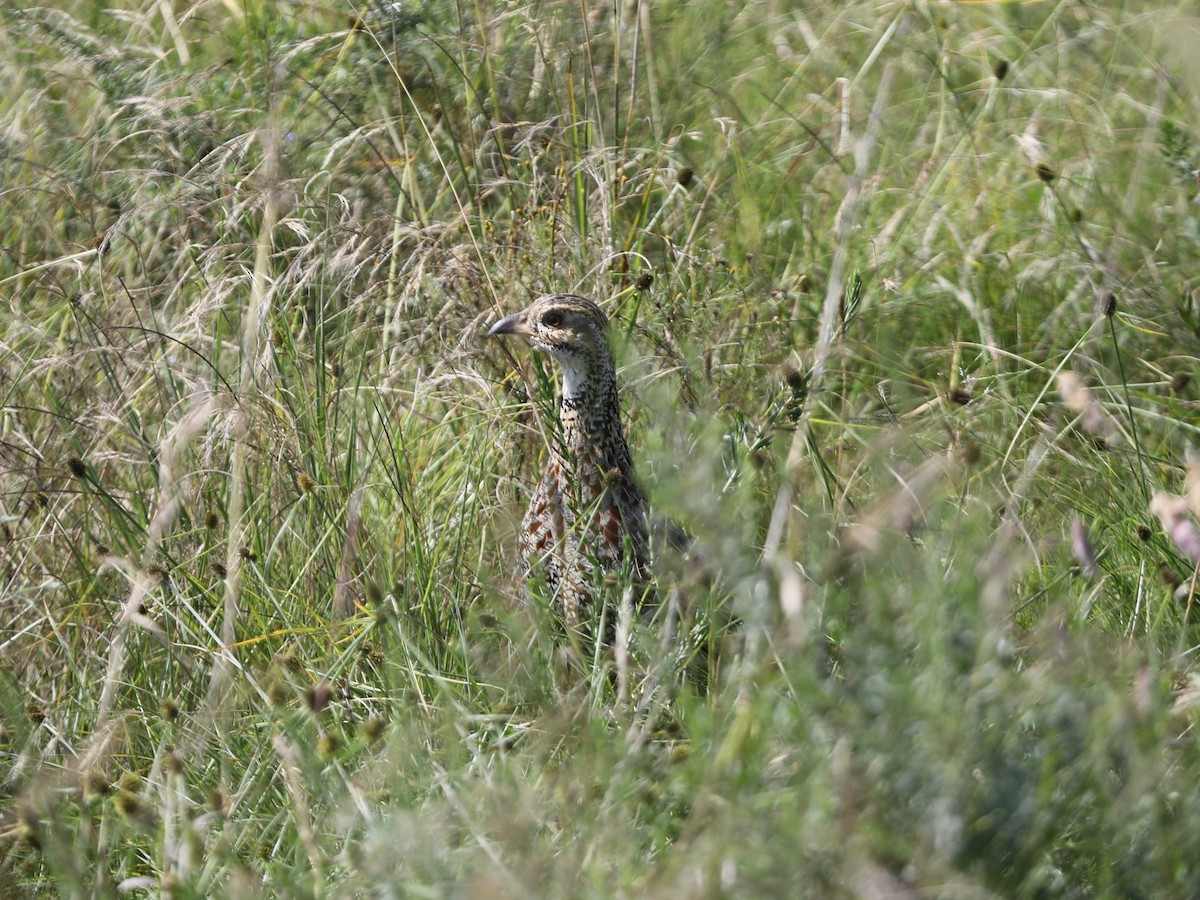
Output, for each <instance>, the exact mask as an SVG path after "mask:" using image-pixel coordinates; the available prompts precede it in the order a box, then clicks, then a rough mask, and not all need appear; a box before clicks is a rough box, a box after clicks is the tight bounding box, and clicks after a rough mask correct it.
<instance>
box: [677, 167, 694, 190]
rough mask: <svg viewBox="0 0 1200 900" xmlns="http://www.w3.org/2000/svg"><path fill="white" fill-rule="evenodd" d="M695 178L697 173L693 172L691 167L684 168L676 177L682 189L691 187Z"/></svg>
mask: <svg viewBox="0 0 1200 900" xmlns="http://www.w3.org/2000/svg"><path fill="white" fill-rule="evenodd" d="M695 176H696V173H695V171H693V169H692V167H691V166H684V167H683V168H682V169H680V170H679V172H678V173H677V174H676V175H675V181H676V183H677V184H678V185H679V186H680V187H681V188H687V187H690V186H691V183H692V179H693V178H694V177H695Z"/></svg>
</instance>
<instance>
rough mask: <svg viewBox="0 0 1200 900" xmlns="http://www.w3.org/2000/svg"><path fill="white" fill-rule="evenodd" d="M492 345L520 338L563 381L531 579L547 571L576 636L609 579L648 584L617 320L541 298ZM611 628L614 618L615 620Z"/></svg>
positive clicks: (563, 297) (528, 528)
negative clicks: (621, 391) (615, 348)
mask: <svg viewBox="0 0 1200 900" xmlns="http://www.w3.org/2000/svg"><path fill="white" fill-rule="evenodd" d="M487 334H488V337H496V336H498V335H518V336H521V337H524V338H526V339H528V341H529V343H530V344H531V345H532V346H533V347H534V348H535V349H537V350H540V351H542V352H543V353H546V354H547V355H549V356H550V358H551V359H552V360H554V362H555V363H557V365H558V368H559V369H560V371H561V373H562V392H561V397H560V400H559V409H558V423H557V424H558V426H559V427H558V428H555V427H553V425H554V423H551V425H552V427H551V428H550V429H549V432H550V433H551V434H552V435H553V437H552V439H551V441H550V447H549V457H548V459H547V461H546V467H545V470H544V471H543V472H542V477H541V480H540V481H539V482H538V485H537V488H536V489H535V490H534V492H533V496H532V498H531V499H530V502H529V508H528V510H527V512H526V513H525V517H524V519H523V520H522V523H521V530H520V545H521V551H522V555H523V556H524V558H525V563H526V569H527V572H526V574H527V576H528V577H531V578H533V577H536V573H538V572H539V571H540V573H541V575H542V577H543V579H544V581H545V584H546V586H547V587H548V588H549V590H550V592H551V597H552V598H553V602H554V603H555V604H556V606H557V608H558V610H559V611H560V613H561V615H562V618H563V620H564V621H565V624H566V625H567V626H568V628H571V629H573V630H576V631H586V630H587V626H588V622H589V620H590V618H591V617H592V616H593V615H594V613H595V612H597V611H598V610H597V605H596V598H597V591H598V589H599V588H600V587H601V584H602V583H603V581H604V580H605V576H606V575H613V574H619V573H620V572H622V571H625V572H627V573H628V574H630V575H632V577H633V582H632V583H634V584H643V585H644V584H646V583H647V581H648V579H649V571H648V569H649V558H648V557H649V539H648V536H647V526H646V499H645V496H644V495H643V494H642V491H641V488H640V487H639V486H638V482H637V480H636V478H635V477H634V471H633V459H632V457H631V455H630V452H629V444H628V443H627V441H626V439H625V429H624V427H623V426H622V423H621V406H620V400H619V396H618V391H617V372H616V363H615V361H614V359H613V353H612V349H611V348H610V346H609V342H608V317H607V316H606V315H605V314H604V311H603V310H602V309H601V308H600V307H599V306H598V305H597V304H596V303H595V302H593V301H592V300H589V299H587V298H586V297H580V296H578V295H575V294H550V295H547V296H544V297H539V298H538V299H536V300H534V301H533V302H532V303H530V304H529V305H528V306H527V307H525V309H522V310H521V311H520V312H517V313H513V314H512V315H509V316H505V317H504V318H502V319H500V320H499V321H498V322H496V323H495V324H494V325H492V327H491V328H490V329H489V330H488V332H487ZM609 623H610V627H611V619H610V620H609Z"/></svg>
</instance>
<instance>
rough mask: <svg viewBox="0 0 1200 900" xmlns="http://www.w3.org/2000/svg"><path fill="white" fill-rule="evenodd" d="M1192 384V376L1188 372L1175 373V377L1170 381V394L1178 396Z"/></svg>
mask: <svg viewBox="0 0 1200 900" xmlns="http://www.w3.org/2000/svg"><path fill="white" fill-rule="evenodd" d="M1191 383H1192V376H1191V374H1190V373H1188V372H1176V373H1175V377H1174V378H1172V379H1171V393H1172V394H1178V393H1181V392H1182V391H1185V390H1187V386H1188V385H1189V384H1191Z"/></svg>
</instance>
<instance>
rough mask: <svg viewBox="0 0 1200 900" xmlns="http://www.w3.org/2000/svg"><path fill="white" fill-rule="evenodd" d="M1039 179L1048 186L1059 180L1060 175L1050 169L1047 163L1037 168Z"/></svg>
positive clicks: (1040, 164) (1039, 164)
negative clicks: (1056, 179)
mask: <svg viewBox="0 0 1200 900" xmlns="http://www.w3.org/2000/svg"><path fill="white" fill-rule="evenodd" d="M1037 177H1038V178H1040V179H1041V180H1042V181H1043V182H1045V183H1046V184H1049V183H1050V182H1052V181H1053V180H1054V179H1055V178H1057V177H1058V175H1057V173H1056V172H1055V171H1054V170H1053V169H1052V168H1050V167H1049V166H1048V165H1046V164H1045V163H1038V166H1037Z"/></svg>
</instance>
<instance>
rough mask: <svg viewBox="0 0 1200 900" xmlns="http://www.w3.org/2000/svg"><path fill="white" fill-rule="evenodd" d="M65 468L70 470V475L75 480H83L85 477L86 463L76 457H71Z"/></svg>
mask: <svg viewBox="0 0 1200 900" xmlns="http://www.w3.org/2000/svg"><path fill="white" fill-rule="evenodd" d="M67 468H68V469H70V470H71V474H72V475H74V476H75V477H76V478H84V477H86V476H87V463H85V462H84V461H83V460H82V459H80V458H79V457H78V456H72V457H71V458H70V459H68V460H67Z"/></svg>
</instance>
